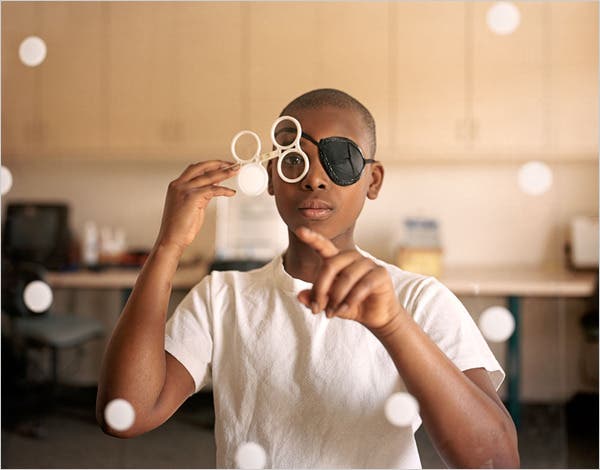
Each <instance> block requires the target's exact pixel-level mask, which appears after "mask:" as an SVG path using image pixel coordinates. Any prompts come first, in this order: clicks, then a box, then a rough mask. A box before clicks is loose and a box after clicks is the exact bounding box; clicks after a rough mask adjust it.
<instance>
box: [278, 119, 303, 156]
mask: <svg viewBox="0 0 600 470" xmlns="http://www.w3.org/2000/svg"><path fill="white" fill-rule="evenodd" d="M283 121H292V122H293V123H294V125H295V126H296V131H297V134H296V138H295V139H294V141H293V142H292V143H291V144H289V145H279V144H278V143H277V139H276V138H275V128H276V127H277V126H278V125H279V123H280V122H283ZM301 138H302V126H301V125H300V121H298V119H296V118H294V117H292V116H279V117H278V118H277V119H276V120H275V122H274V123H273V125H272V126H271V142H273V145H274V146H275V148H277V149H278V150H280V151H282V150H287V149H291V148H295V149H296V150H299V151H301V150H300V139H301Z"/></svg>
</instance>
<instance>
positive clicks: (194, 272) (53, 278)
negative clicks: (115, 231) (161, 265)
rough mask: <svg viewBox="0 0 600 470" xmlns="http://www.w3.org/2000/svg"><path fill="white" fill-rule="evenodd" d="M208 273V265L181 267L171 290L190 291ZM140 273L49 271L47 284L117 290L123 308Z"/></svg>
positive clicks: (119, 269)
mask: <svg viewBox="0 0 600 470" xmlns="http://www.w3.org/2000/svg"><path fill="white" fill-rule="evenodd" d="M207 272H208V263H206V262H204V263H198V264H194V265H191V266H182V267H180V268H178V269H177V272H176V273H175V277H174V278H173V284H172V286H173V289H185V290H187V289H191V288H192V287H194V286H195V285H196V284H197V283H199V282H200V281H201V280H202V278H203V277H204V276H206V273H207ZM139 273H140V270H139V269H135V268H107V269H102V270H99V271H91V270H82V271H64V272H59V271H50V272H48V273H47V276H46V280H47V282H48V284H49V285H50V286H51V287H53V288H57V289H118V290H120V291H121V304H122V306H125V303H126V302H127V299H128V298H129V294H130V293H131V289H133V286H134V285H135V281H136V280H137V277H138V275H139Z"/></svg>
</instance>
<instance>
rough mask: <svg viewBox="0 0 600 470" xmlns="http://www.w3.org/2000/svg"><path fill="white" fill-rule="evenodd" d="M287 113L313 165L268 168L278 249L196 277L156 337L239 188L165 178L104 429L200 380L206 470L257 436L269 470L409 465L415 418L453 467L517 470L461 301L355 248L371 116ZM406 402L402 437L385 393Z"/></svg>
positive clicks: (142, 418) (105, 378) (489, 372)
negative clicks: (209, 437)
mask: <svg viewBox="0 0 600 470" xmlns="http://www.w3.org/2000/svg"><path fill="white" fill-rule="evenodd" d="M282 115H290V116H293V117H295V118H296V119H298V120H299V122H300V124H301V125H302V131H303V136H302V140H301V145H302V148H303V150H304V151H305V152H306V154H307V155H308V157H309V163H310V164H309V171H308V173H307V175H306V176H305V177H304V178H303V179H302V180H301V181H299V182H297V183H287V182H285V181H283V180H282V179H281V178H280V177H279V175H278V172H277V168H276V164H275V163H274V162H273V160H271V161H270V162H269V164H268V168H267V169H268V173H269V188H268V190H269V193H270V194H271V195H273V196H274V197H275V201H276V205H277V209H278V211H279V213H280V215H281V217H282V219H283V221H284V222H285V224H286V225H287V227H288V231H289V246H288V248H287V250H286V251H285V253H283V254H282V255H281V256H278V257H276V258H275V259H274V260H273V261H272V262H271V263H269V264H268V265H266V266H264V267H263V268H260V269H258V270H255V271H251V272H247V273H239V272H214V273H212V274H211V275H210V276H207V277H205V278H204V279H203V280H202V282H200V283H199V284H198V285H197V286H196V287H194V288H193V289H192V291H191V292H190V293H189V294H188V295H187V296H186V298H185V299H184V300H183V301H182V303H181V304H180V305H179V307H178V308H177V310H176V312H175V313H174V314H173V317H172V318H171V319H170V320H169V322H168V324H167V325H166V327H165V319H166V311H167V305H168V300H169V295H170V282H171V279H172V277H173V274H174V273H175V270H176V267H177V263H178V260H179V257H180V256H181V253H182V251H183V250H184V248H185V247H186V246H188V245H189V244H190V243H191V242H192V240H193V239H194V237H195V236H196V234H197V233H198V231H199V230H200V228H201V226H202V223H203V220H204V210H205V208H206V206H207V204H208V203H209V201H210V200H211V199H212V198H213V197H216V196H233V195H234V194H235V192H234V191H233V190H231V189H228V188H225V187H223V186H221V185H220V183H221V182H223V181H224V180H226V179H227V178H230V177H231V176H233V175H234V174H235V173H236V171H237V168H231V167H230V165H229V164H228V163H227V162H222V161H209V162H203V163H198V164H195V165H190V166H189V167H188V168H187V169H186V170H185V171H184V172H183V174H182V175H181V176H180V177H179V178H177V179H176V180H175V181H173V182H172V183H171V184H170V185H169V190H168V192H167V197H166V202H165V209H164V213H163V219H162V225H161V228H160V231H159V235H158V238H157V241H156V244H155V246H154V248H153V250H152V254H151V255H150V257H149V259H148V261H147V263H146V264H145V266H144V268H143V269H142V272H141V274H140V276H139V279H138V281H137V283H136V286H135V288H134V290H133V292H132V294H131V297H130V299H129V301H128V303H127V305H126V307H125V309H124V311H123V314H122V315H121V317H120V319H119V321H118V323H117V325H116V327H115V330H114V332H113V335H112V338H111V340H110V343H109V345H108V348H107V351H106V354H105V359H104V363H103V368H102V374H101V378H100V384H99V390H98V400H97V417H98V420H99V422H100V423H101V425H102V427H103V429H104V430H105V432H107V433H109V434H111V435H114V436H118V437H132V436H136V435H139V434H142V433H144V432H147V431H149V430H151V429H154V428H156V427H157V426H159V425H160V424H162V423H163V422H164V421H165V420H167V419H168V418H169V417H170V416H171V415H172V414H173V413H174V412H175V410H176V409H177V408H178V407H179V406H180V405H181V404H182V403H183V402H184V401H185V400H186V398H187V397H189V396H190V395H191V394H193V393H194V392H196V391H198V390H200V388H201V387H202V386H203V385H204V384H205V383H206V382H207V380H208V379H209V377H210V378H212V383H213V391H214V401H215V414H216V424H215V437H216V446H217V467H231V466H234V465H235V462H234V455H235V452H236V449H237V448H238V447H239V446H240V444H242V443H243V442H246V441H251V442H255V443H257V444H259V445H261V446H262V447H263V448H264V450H265V452H266V455H267V466H268V467H281V468H283V467H295V468H308V467H362V468H389V467H392V468H420V466H421V464H420V460H419V456H418V452H417V448H416V445H415V440H414V432H415V431H416V429H417V428H418V426H419V425H420V423H421V419H422V421H423V423H424V425H425V428H426V430H427V432H428V434H429V436H430V438H431V440H432V442H433V443H434V445H435V447H436V448H437V450H438V452H439V454H440V456H441V457H442V458H443V459H444V461H445V462H446V463H447V464H448V465H449V466H453V467H454V466H456V467H505V468H506V467H518V465H519V456H518V450H517V437H516V432H515V428H514V425H513V423H512V420H511V418H510V415H509V414H508V412H507V411H506V409H505V408H504V406H503V404H502V402H501V400H500V399H499V397H498V395H497V393H496V390H497V388H498V387H499V385H500V383H501V382H502V379H503V377H504V373H503V371H502V370H501V368H500V366H499V365H498V363H497V361H496V360H495V358H494V357H493V355H492V353H491V351H490V350H489V348H488V347H487V344H486V343H485V341H484V340H483V338H482V337H481V335H480V333H479V331H478V329H477V327H476V326H475V324H474V322H473V321H472V319H471V318H470V316H469V315H468V313H467V312H466V310H465V309H464V307H463V306H462V304H461V303H460V302H459V301H458V299H456V297H455V296H454V295H453V294H451V293H450V291H448V290H447V289H446V288H445V287H444V286H442V285H441V284H440V283H439V282H437V281H436V280H435V279H433V278H429V277H426V276H420V275H416V274H412V273H408V272H405V271H402V270H400V269H398V268H397V267H395V266H391V265H389V264H386V263H383V262H381V261H379V260H376V259H374V258H373V257H371V256H370V255H368V254H367V253H365V252H363V251H361V250H359V249H358V248H357V247H356V245H355V243H354V236H353V234H354V227H355V223H356V219H357V218H358V215H359V213H360V212H361V209H362V207H363V204H364V202H365V198H369V199H375V198H376V197H377V195H378V193H379V190H380V188H381V185H382V182H383V176H384V169H383V166H382V164H381V163H379V162H377V161H375V160H371V159H372V158H373V157H374V154H375V148H376V143H375V124H374V121H373V118H372V116H371V114H370V113H369V111H368V110H367V109H366V108H365V107H364V106H363V105H362V104H360V103H359V102H358V101H357V100H355V99H354V98H352V97H351V96H349V95H347V94H345V93H343V92H341V91H338V90H332V89H321V90H314V91H312V92H308V93H306V94H304V95H302V96H300V97H298V98H296V99H295V100H294V101H292V102H291V103H290V104H289V105H288V106H287V107H286V108H285V109H284V110H283V112H282ZM331 137H335V139H331ZM340 142H341V146H340V145H339V144H340ZM332 143H334V144H333V145H332ZM344 149H345V150H344ZM357 149H358V150H357ZM344 152H351V153H353V154H354V158H355V159H356V161H353V164H352V168H350V169H349V170H348V174H349V175H350V177H351V178H350V179H348V178H346V179H341V178H339V174H338V173H336V171H338V170H339V169H340V166H339V165H340V164H343V157H344ZM340 154H341V155H340ZM340 156H341V157H342V158H341V160H340ZM340 161H341V162H342V163H340ZM348 174H346V176H348ZM165 349H166V352H165ZM401 391H404V392H408V393H410V394H411V395H413V396H414V397H415V398H416V400H417V401H418V403H419V407H420V417H417V418H416V419H414V420H413V422H412V423H411V426H407V427H396V426H393V425H392V424H390V423H389V422H388V421H387V420H386V418H385V414H384V405H385V401H386V399H387V398H388V397H389V396H390V395H392V394H393V393H395V392H401ZM114 398H124V399H126V400H128V401H129V402H130V403H131V404H132V405H133V407H134V409H135V411H136V421H135V423H134V425H133V426H132V427H131V428H130V429H129V430H127V431H123V432H119V431H116V430H114V429H111V428H110V426H108V425H107V424H106V423H105V422H104V419H103V409H104V407H105V406H106V404H107V403H108V402H109V401H110V400H112V399H114Z"/></svg>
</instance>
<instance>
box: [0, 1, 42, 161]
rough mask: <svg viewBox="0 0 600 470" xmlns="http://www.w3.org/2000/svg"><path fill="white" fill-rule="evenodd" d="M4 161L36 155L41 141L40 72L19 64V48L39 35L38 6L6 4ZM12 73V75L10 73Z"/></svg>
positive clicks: (3, 113) (3, 60) (3, 52)
mask: <svg viewBox="0 0 600 470" xmlns="http://www.w3.org/2000/svg"><path fill="white" fill-rule="evenodd" d="M1 7H2V71H3V72H2V161H3V163H6V162H10V160H11V159H12V158H15V157H20V158H23V157H24V156H26V155H30V156H31V155H33V154H34V152H35V149H36V147H37V146H38V145H39V143H40V140H41V128H40V126H39V116H38V115H37V103H38V97H37V94H36V87H35V84H36V81H38V71H37V70H36V69H35V68H32V67H27V66H25V65H23V64H22V63H21V61H20V60H19V45H20V44H21V41H23V39H25V38H26V37H27V36H30V35H35V34H38V31H37V29H36V28H35V24H36V11H35V10H36V9H35V4H34V3H23V4H19V3H13V2H6V3H2V5H1ZM7 71H9V73H7Z"/></svg>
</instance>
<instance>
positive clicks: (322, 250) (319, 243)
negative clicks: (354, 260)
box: [294, 227, 340, 258]
mask: <svg viewBox="0 0 600 470" xmlns="http://www.w3.org/2000/svg"><path fill="white" fill-rule="evenodd" d="M294 233H295V234H296V236H297V237H298V238H300V240H302V241H303V242H304V243H306V244H307V245H309V246H311V247H312V248H313V249H314V250H315V251H316V252H317V253H319V254H320V255H321V256H322V257H323V258H331V257H332V256H335V255H337V254H338V253H339V252H340V250H338V249H337V247H336V246H335V245H334V244H333V242H332V241H331V240H329V239H328V238H325V237H324V236H323V235H321V234H320V233H317V232H315V231H314V230H311V229H309V228H308V227H298V228H297V229H296V230H294Z"/></svg>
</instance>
